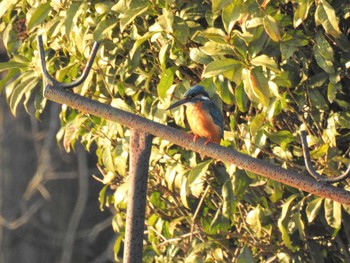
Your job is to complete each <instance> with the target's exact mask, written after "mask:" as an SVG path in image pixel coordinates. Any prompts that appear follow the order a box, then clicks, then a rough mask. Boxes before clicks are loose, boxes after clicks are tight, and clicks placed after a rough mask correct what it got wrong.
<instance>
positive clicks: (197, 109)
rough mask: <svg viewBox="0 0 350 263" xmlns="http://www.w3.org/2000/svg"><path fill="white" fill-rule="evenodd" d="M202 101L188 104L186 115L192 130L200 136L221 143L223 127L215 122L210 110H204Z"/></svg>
mask: <svg viewBox="0 0 350 263" xmlns="http://www.w3.org/2000/svg"><path fill="white" fill-rule="evenodd" d="M201 104H202V102H201V103H196V104H194V105H188V106H187V109H186V116H187V120H188V124H189V125H190V128H191V130H192V132H193V133H194V134H196V135H198V136H199V137H204V138H207V139H210V140H211V141H213V142H216V143H220V140H221V129H220V127H219V126H218V125H216V124H215V122H214V120H213V118H212V117H211V116H210V114H209V112H207V111H206V110H203V107H202V105H201Z"/></svg>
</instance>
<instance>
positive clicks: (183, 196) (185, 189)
mask: <svg viewBox="0 0 350 263" xmlns="http://www.w3.org/2000/svg"><path fill="white" fill-rule="evenodd" d="M187 195H188V184H187V177H185V176H183V177H182V182H181V189H180V200H181V202H182V204H183V205H184V206H185V207H186V208H188V209H189V208H190V207H189V205H188V202H187Z"/></svg>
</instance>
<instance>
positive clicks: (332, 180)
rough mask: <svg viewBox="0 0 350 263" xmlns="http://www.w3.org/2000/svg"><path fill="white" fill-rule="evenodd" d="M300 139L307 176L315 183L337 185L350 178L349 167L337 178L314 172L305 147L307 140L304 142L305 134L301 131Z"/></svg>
mask: <svg viewBox="0 0 350 263" xmlns="http://www.w3.org/2000/svg"><path fill="white" fill-rule="evenodd" d="M300 138H301V145H302V148H303V155H304V160H305V166H306V169H307V171H308V172H309V174H310V175H311V176H312V177H313V178H315V179H316V180H317V181H322V182H329V183H337V182H340V181H342V180H345V179H346V178H347V177H349V176H350V165H349V166H348V168H347V169H346V171H345V172H344V173H342V174H341V175H339V176H335V177H327V176H322V175H320V174H318V173H317V172H316V170H315V169H314V168H313V166H312V163H311V160H310V153H309V149H308V145H307V140H306V132H305V131H301V132H300Z"/></svg>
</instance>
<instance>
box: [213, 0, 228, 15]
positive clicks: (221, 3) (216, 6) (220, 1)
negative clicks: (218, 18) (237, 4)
mask: <svg viewBox="0 0 350 263" xmlns="http://www.w3.org/2000/svg"><path fill="white" fill-rule="evenodd" d="M231 2H232V0H212V10H213V12H214V13H215V12H218V11H221V10H222V9H223V8H224V7H226V6H228V5H229V4H231Z"/></svg>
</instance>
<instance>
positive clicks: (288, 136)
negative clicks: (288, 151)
mask: <svg viewBox="0 0 350 263" xmlns="http://www.w3.org/2000/svg"><path fill="white" fill-rule="evenodd" d="M267 136H268V138H269V139H270V140H271V141H272V142H274V143H277V144H279V145H281V146H282V148H284V147H285V146H286V145H287V144H288V143H291V142H294V140H295V138H294V136H293V134H292V133H291V132H290V131H287V130H281V131H277V132H273V133H267Z"/></svg>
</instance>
